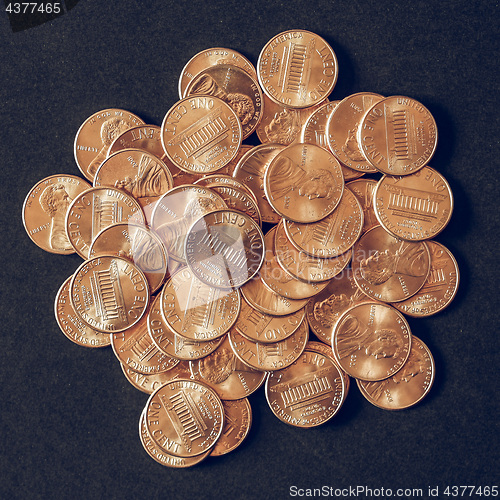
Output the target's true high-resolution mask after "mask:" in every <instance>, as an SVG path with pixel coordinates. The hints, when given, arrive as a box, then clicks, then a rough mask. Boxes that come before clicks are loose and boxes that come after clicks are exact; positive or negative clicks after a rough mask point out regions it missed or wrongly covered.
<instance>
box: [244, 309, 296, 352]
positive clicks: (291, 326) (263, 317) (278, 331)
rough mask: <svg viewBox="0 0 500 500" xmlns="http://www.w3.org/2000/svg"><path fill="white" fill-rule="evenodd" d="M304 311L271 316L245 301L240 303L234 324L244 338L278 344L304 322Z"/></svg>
mask: <svg viewBox="0 0 500 500" xmlns="http://www.w3.org/2000/svg"><path fill="white" fill-rule="evenodd" d="M304 316H305V309H304V308H302V309H299V310H298V311H296V312H294V313H293V314H288V315H286V316H273V315H271V314H266V313H263V312H260V311H258V310H257V309H255V308H253V307H252V306H251V305H250V304H249V303H248V302H247V301H246V300H245V299H243V300H242V301H241V311H240V314H239V316H238V319H237V320H236V323H235V324H234V327H235V328H236V330H238V332H239V333H241V334H242V335H243V336H244V337H247V338H248V339H250V340H253V341H254V342H261V343H263V344H265V343H270V342H279V341H280V340H285V339H286V338H288V337H290V335H292V334H293V333H294V332H295V331H296V330H297V328H298V327H299V326H300V324H301V323H302V321H303V320H304Z"/></svg>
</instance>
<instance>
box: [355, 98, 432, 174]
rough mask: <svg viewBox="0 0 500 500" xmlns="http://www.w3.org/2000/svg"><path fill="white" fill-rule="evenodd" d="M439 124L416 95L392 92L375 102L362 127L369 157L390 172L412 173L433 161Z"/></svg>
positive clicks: (363, 145)
mask: <svg viewBox="0 0 500 500" xmlns="http://www.w3.org/2000/svg"><path fill="white" fill-rule="evenodd" d="M437 137H438V133H437V126H436V122H435V120H434V118H433V116H432V115H431V113H430V112H429V110H428V109H427V108H426V107H425V106H423V105H422V104H421V103H419V102H418V101H416V100H415V99H411V98H410V97H405V96H400V95H398V96H390V97H386V98H385V99H382V100H381V101H379V102H378V103H375V104H374V105H373V106H372V107H371V108H370V109H369V110H368V111H367V113H366V114H365V115H364V117H363V119H362V121H361V124H360V126H359V129H358V136H357V139H358V145H359V148H360V150H361V152H362V153H363V155H364V157H365V158H366V160H367V161H368V162H369V163H370V164H371V165H372V166H373V167H375V168H376V169H377V170H379V171H380V172H382V173H384V174H389V175H408V174H412V173H413V172H416V171H417V170H419V169H421V168H422V167H423V166H425V165H427V163H429V160H430V159H431V158H432V156H433V154H434V151H435V150H436V146H437Z"/></svg>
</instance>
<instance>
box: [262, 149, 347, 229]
mask: <svg viewBox="0 0 500 500" xmlns="http://www.w3.org/2000/svg"><path fill="white" fill-rule="evenodd" d="M264 191H265V193H266V196H267V200H268V202H269V204H270V205H271V206H272V207H273V208H274V210H275V211H276V212H277V213H279V214H280V215H281V216H282V217H286V218H287V219H289V220H293V221H295V222H300V223H311V222H316V221H318V220H321V219H323V218H325V217H326V216H327V215H329V214H331V213H332V212H333V211H334V210H335V207H336V206H337V205H338V204H339V202H340V199H341V197H342V193H343V192H344V177H343V175H342V169H341V168H340V164H339V162H338V161H337V160H336V159H335V157H334V156H333V155H332V154H331V153H329V152H328V151H326V150H324V149H322V148H320V147H319V146H315V145H313V144H311V145H309V144H296V145H292V146H288V147H287V148H285V149H283V150H282V151H280V152H279V153H278V154H277V155H276V156H275V157H274V158H273V160H272V161H271V163H270V164H269V167H268V168H267V170H266V172H265V175H264Z"/></svg>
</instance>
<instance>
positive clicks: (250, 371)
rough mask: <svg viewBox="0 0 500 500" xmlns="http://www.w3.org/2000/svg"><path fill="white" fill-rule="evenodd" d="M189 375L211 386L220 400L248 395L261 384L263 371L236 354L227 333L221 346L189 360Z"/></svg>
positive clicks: (263, 375) (263, 376)
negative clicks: (252, 366) (251, 366)
mask: <svg viewBox="0 0 500 500" xmlns="http://www.w3.org/2000/svg"><path fill="white" fill-rule="evenodd" d="M189 367H190V370H191V374H192V376H193V377H194V379H196V380H200V381H201V382H203V383H205V384H206V385H208V386H209V387H211V388H212V389H213V390H214V391H215V392H216V393H217V394H218V395H219V397H220V398H221V399H222V400H235V399H241V398H244V397H246V396H250V394H252V393H253V392H255V391H256V390H257V389H258V388H259V387H260V386H261V385H262V384H263V383H264V380H265V378H266V374H265V373H264V372H262V371H259V370H256V369H254V368H250V367H249V366H248V365H247V364H246V363H242V362H241V361H240V360H239V359H238V357H237V356H236V355H235V353H234V352H233V350H232V349H231V345H230V344H229V339H228V337H227V335H226V336H225V337H224V340H223V341H222V343H221V344H220V346H219V347H218V348H217V349H216V350H215V351H213V352H212V353H210V354H209V355H208V356H205V357H204V358H201V359H198V360H195V361H190V362H189Z"/></svg>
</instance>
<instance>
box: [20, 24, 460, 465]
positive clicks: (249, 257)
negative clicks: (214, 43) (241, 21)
mask: <svg viewBox="0 0 500 500" xmlns="http://www.w3.org/2000/svg"><path fill="white" fill-rule="evenodd" d="M337 74H338V65H337V59H336V56H335V53H334V52H333V50H332V48H331V47H330V46H329V45H328V43H327V42H326V41H325V40H323V39H322V38H321V37H319V36H317V35H315V34H314V33H311V32H308V31H303V30H293V31H287V32H284V33H280V34H278V35H276V36H275V37H273V38H272V39H271V40H270V41H269V42H268V43H267V45H266V46H265V47H264V48H263V49H262V51H261V53H260V56H259V59H258V61H257V66H256V69H255V67H254V66H253V65H252V63H251V62H250V61H248V60H247V59H246V58H245V57H244V56H242V55H241V54H239V53H238V52H236V51H234V50H230V49H225V48H212V49H207V50H204V51H203V52H200V53H199V54H196V55H195V56H194V57H193V58H192V59H191V60H189V61H188V62H187V64H186V65H185V67H184V69H183V71H182V74H181V77H180V80H179V97H180V99H179V101H178V102H176V103H174V104H173V105H172V106H171V108H170V109H169V110H168V111H166V114H165V118H164V119H163V123H162V124H161V126H155V125H148V124H146V123H144V122H143V121H142V120H141V119H140V118H139V117H138V116H135V115H134V114H132V113H130V112H128V111H125V110H122V109H106V110H103V111H99V112H96V113H94V114H93V115H92V116H90V118H88V119H87V120H86V121H85V122H84V123H83V125H82V126H81V127H80V129H79V130H78V131H77V133H76V138H75V143H74V154H75V160H76V163H77V165H78V168H79V169H80V171H81V173H82V175H83V177H85V179H86V180H83V179H82V178H80V177H77V176H73V175H66V174H60V175H53V176H51V177H48V178H46V179H43V180H41V181H40V182H38V183H37V184H36V185H35V186H34V187H33V189H32V190H31V191H30V192H29V194H28V196H27V198H26V201H25V204H24V207H23V221H24V225H25V228H26V231H27V232H28V235H29V236H30V238H31V239H32V240H33V241H34V242H35V243H36V244H37V245H38V246H40V247H41V248H43V249H44V250H47V251H49V252H53V253H58V254H70V253H74V252H76V253H78V254H79V255H80V256H81V257H82V258H83V259H84V262H83V263H82V264H81V265H80V266H79V267H78V269H76V270H75V272H74V274H73V275H72V276H70V277H69V278H68V279H67V280H66V282H65V283H63V284H62V286H61V288H60V290H59V292H58V294H57V297H56V299H55V315H56V319H57V322H58V324H59V326H60V328H61V330H62V331H63V333H64V334H65V335H66V336H67V337H68V338H69V339H70V340H72V341H73V342H75V343H77V344H79V345H81V346H86V347H104V346H108V345H110V344H111V346H112V349H113V352H114V353H115V355H116V357H117V358H118V360H119V362H120V364H121V367H122V370H123V373H124V375H125V377H126V378H127V379H128V380H129V381H130V383H131V384H133V385H134V386H135V387H136V388H137V389H139V390H141V391H144V392H146V393H148V394H150V396H149V399H148V400H147V402H146V404H145V407H144V409H143V410H142V414H141V415H140V409H138V420H139V435H140V439H141V442H142V444H143V445H144V448H145V450H146V451H147V453H149V454H150V455H151V457H152V458H153V459H155V460H156V461H158V462H159V463H161V464H163V465H167V466H171V467H188V466H191V465H194V464H196V463H198V462H200V461H201V460H203V459H204V458H206V457H207V456H208V455H211V456H217V455H222V454H225V453H228V452H229V451H232V450H233V449H235V448H236V447H237V446H238V445H239V444H240V443H241V442H242V441H243V440H244V439H245V437H246V436H247V434H248V432H249V429H250V426H251V422H252V412H251V407H250V404H249V401H248V398H247V396H249V395H250V394H252V393H253V392H254V391H257V390H258V389H259V388H260V387H261V386H264V389H263V390H264V392H265V396H266V398H267V401H268V403H269V406H270V408H271V410H272V412H273V413H274V414H275V415H276V417H277V418H279V419H280V420H282V421H283V422H284V423H286V424H289V425H293V426H296V427H306V428H307V427H313V426H317V425H320V424H323V423H325V422H327V421H328V420H330V419H331V418H332V417H334V416H335V415H336V414H337V413H338V411H339V409H340V407H341V406H342V404H343V402H344V401H345V399H346V397H347V393H348V390H349V383H350V379H351V377H352V378H353V379H354V380H355V381H356V383H357V386H358V388H359V390H360V391H361V393H362V394H363V396H364V397H365V398H366V399H367V400H368V401H370V402H371V403H372V404H374V405H376V406H378V407H380V408H383V409H388V410H396V409H403V408H407V407H409V406H412V405H414V404H416V403H418V402H419V401H421V399H422V398H423V397H424V396H425V395H426V394H427V393H428V392H429V390H430V388H431V386H432V383H433V380H434V371H435V369H434V362H433V358H432V355H431V353H430V351H429V349H428V348H427V347H426V345H425V344H424V343H423V342H422V341H421V340H419V339H418V338H416V337H415V336H414V335H412V333H411V330H410V326H409V324H408V321H407V316H411V317H415V318H417V317H424V316H429V315H432V314H435V313H437V312H439V311H441V310H442V309H443V308H444V307H446V306H447V305H448V304H449V303H450V302H451V301H452V299H453V297H454V296H455V293H456V290H457V286H458V281H459V272H458V267H457V264H456V261H455V259H454V258H453V255H452V254H451V253H450V252H449V250H448V249H447V248H445V247H444V246H443V245H442V244H440V243H438V242H437V241H434V238H435V236H436V235H438V233H440V232H441V231H442V230H443V229H444V228H445V226H446V225H447V223H448V221H449V220H450V217H451V214H452V209H453V198H452V193H451V190H450V187H449V185H448V183H447V182H446V180H445V179H444V177H443V176H442V175H441V174H440V173H439V172H438V171H436V170H434V168H432V167H430V166H429V164H428V163H429V161H430V159H431V157H432V156H433V153H434V151H435V148H436V144H437V128H436V123H435V121H434V118H433V117H432V115H431V114H430V112H429V111H428V110H427V109H426V108H425V107H424V105H422V104H421V103H419V102H417V101H416V100H414V99H412V98H410V97H405V96H399V95H398V96H389V97H384V96H382V95H379V94H375V93H371V92H360V93H357V94H354V95H349V96H347V97H345V98H344V99H343V100H341V101H329V100H328V96H329V94H330V93H331V91H332V89H333V88H334V86H335V83H336V81H337ZM252 134H253V138H254V139H255V138H257V139H258V141H259V142H260V144H259V145H247V144H244V143H243V141H244V140H245V139H247V138H248V137H249V136H250V135H252ZM254 142H257V140H254ZM87 181H88V182H87ZM90 183H92V185H91V184H90ZM263 228H264V231H263ZM139 415H140V417H139Z"/></svg>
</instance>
